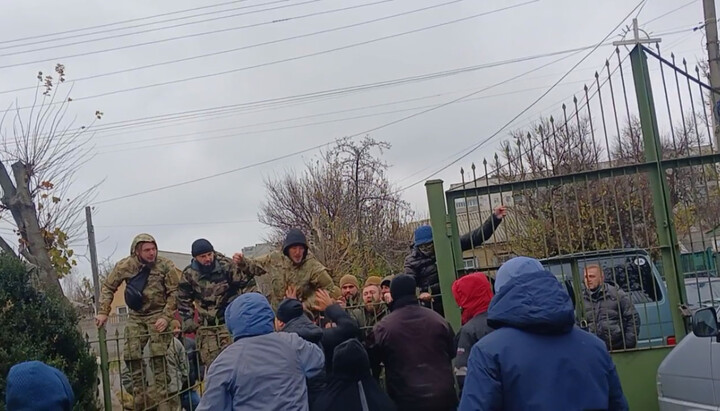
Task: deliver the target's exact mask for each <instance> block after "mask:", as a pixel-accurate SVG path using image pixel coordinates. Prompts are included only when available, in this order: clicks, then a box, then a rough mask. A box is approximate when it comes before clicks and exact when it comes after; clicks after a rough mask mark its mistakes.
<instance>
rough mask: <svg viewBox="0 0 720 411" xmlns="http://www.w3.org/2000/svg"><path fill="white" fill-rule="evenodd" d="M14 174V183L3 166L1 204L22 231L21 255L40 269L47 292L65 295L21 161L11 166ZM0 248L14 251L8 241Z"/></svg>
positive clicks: (2, 165) (1, 172) (40, 276)
mask: <svg viewBox="0 0 720 411" xmlns="http://www.w3.org/2000/svg"><path fill="white" fill-rule="evenodd" d="M12 172H13V176H14V177H15V181H14V182H13V179H12V178H11V177H10V175H9V174H8V172H7V169H6V168H5V165H4V164H3V163H2V162H0V188H2V191H3V196H2V198H0V201H1V202H2V204H3V205H4V206H5V207H6V208H7V209H8V210H10V213H11V214H12V216H13V219H14V220H15V224H16V225H17V227H18V230H19V231H20V238H21V241H22V244H21V246H20V254H21V255H22V256H23V257H25V258H26V259H27V260H28V261H29V262H30V263H31V264H33V265H35V267H37V274H38V277H39V279H40V281H41V283H42V285H43V287H44V288H45V289H46V291H52V292H59V293H61V294H62V288H60V280H58V276H57V273H56V272H55V268H54V267H53V264H52V261H50V256H49V255H48V251H47V247H46V246H45V240H44V238H43V234H42V230H41V229H40V223H39V222H38V216H37V210H36V208H35V203H34V202H33V200H32V195H31V193H30V176H29V175H28V170H27V167H26V166H25V164H23V163H22V162H19V161H18V162H16V163H14V164H13V165H12ZM3 244H4V245H3ZM0 248H2V249H3V250H4V251H6V252H7V251H12V249H10V250H8V248H9V246H8V244H7V242H6V241H5V240H3V241H2V242H0Z"/></svg>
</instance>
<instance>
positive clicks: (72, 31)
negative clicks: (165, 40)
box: [0, 0, 248, 44]
mask: <svg viewBox="0 0 720 411" xmlns="http://www.w3.org/2000/svg"><path fill="white" fill-rule="evenodd" d="M246 1H248V0H234V1H227V2H224V3H218V4H211V5H207V6H202V7H193V8H190V9H184V10H177V11H171V12H167V13H161V14H154V15H151V16H145V17H137V18H134V19H129V20H121V21H116V22H114V23H105V24H100V25H96V26H88V27H83V28H75V29H71V30H65V31H57V32H54V33H48V34H39V35H35V36H28V37H21V38H16V39H12V40H2V41H0V44H7V43H15V42H18V41H24V40H33V39H39V38H43V37H54V36H58V35H62V34H68V33H77V32H79V31H85V30H92V29H99V28H103V27H111V26H115V25H118V24H125V23H134V22H136V21H143V20H150V19H154V18H157V17H165V16H171V15H173V14H182V13H187V12H191V11H197V10H203V9H209V8H213V7H222V6H227V5H229V4H236V3H244V2H246Z"/></svg>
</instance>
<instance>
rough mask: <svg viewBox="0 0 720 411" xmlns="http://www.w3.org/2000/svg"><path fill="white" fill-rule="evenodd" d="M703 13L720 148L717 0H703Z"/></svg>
mask: <svg viewBox="0 0 720 411" xmlns="http://www.w3.org/2000/svg"><path fill="white" fill-rule="evenodd" d="M703 13H704V15H705V36H706V37H707V43H706V44H705V46H706V47H707V54H708V69H709V70H710V87H712V89H713V91H712V92H711V93H710V102H711V103H712V112H713V113H714V114H715V115H714V116H713V120H714V121H713V123H714V124H715V127H714V134H715V150H720V127H718V122H719V121H720V118H718V114H717V113H718V107H717V104H718V100H720V92H718V91H717V90H718V88H719V87H720V46H719V45H718V28H717V16H716V15H715V0H703Z"/></svg>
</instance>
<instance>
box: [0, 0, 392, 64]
mask: <svg viewBox="0 0 720 411" xmlns="http://www.w3.org/2000/svg"><path fill="white" fill-rule="evenodd" d="M282 1H285V0H282ZM319 1H322V0H307V1H304V2H302V3H295V4H286V5H284V6H277V7H270V8H267V9H262V10H254V11H248V12H244V13H236V14H232V15H229V16H219V17H214V18H210V19H205V20H198V21H192V22H187V23H180V24H175V25H172V26H167V27H156V28H152V29H146V30H141V31H136V32H133V33H123V34H114V35H111V36H106V37H100V38H97V39H87V40H78V41H75V42H72V43H66V44H55V45H51V46H45V47H39V48H35V49H32V50H20V51H13V52H10V53H5V54H0V57H8V56H17V55H20V54H27V53H35V52H38V51H43V50H54V49H57V48H61V47H69V46H76V45H79V44H87V43H93V42H97V41H103V40H115V39H118V38H120V37H128V36H135V35H138V34H145V33H152V32H154V31H160V30H167V29H172V28H177V27H183V26H189V25H193V24H199V23H207V22H211V21H216V20H222V19H228V18H233V17H239V16H247V15H250V14H256V13H263V12H266V11H273V10H280V9H285V8H288V7H296V6H304V5H306V4H311V3H317V2H319ZM386 1H393V0H386ZM274 3H278V1H273V2H269V3H265V4H263V5H267V4H274ZM381 3H384V2H381ZM248 7H257V6H246V7H242V8H248ZM355 7H364V5H360V6H355ZM312 14H313V15H318V14H323V13H312ZM303 17H307V16H303ZM289 20H297V18H294V17H288V18H283V19H273V20H270V21H267V22H263V23H254V24H249V25H245V26H239V27H229V28H225V29H219V30H211V31H205V32H200V33H192V34H186V35H182V36H176V37H170V38H167V39H161V40H153V41H149V42H144V43H136V44H130V45H126V46H120V47H116V48H111V49H104V50H101V51H96V52H87V53H82V55H88V54H96V53H100V52H102V53H105V52H108V51H115V50H123V49H127V48H134V47H140V46H145V45H149V44H158V43H166V42H168V41H175V40H181V39H186V38H192V37H200V36H206V35H209V34H216V33H223V32H226V31H235V30H242V29H247V28H252V27H260V26H264V25H268V24H277V23H281V22H286V21H289ZM77 56H78V55H77V54H76V55H73V56H69V57H77ZM69 57H57V58H54V59H45V60H37V61H36V62H42V61H48V60H59V59H64V58H69ZM24 64H27V63H18V65H24Z"/></svg>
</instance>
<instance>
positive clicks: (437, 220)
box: [425, 180, 460, 332]
mask: <svg viewBox="0 0 720 411" xmlns="http://www.w3.org/2000/svg"><path fill="white" fill-rule="evenodd" d="M425 190H426V192H427V199H428V208H429V211H430V226H431V227H432V231H433V243H434V244H435V258H436V263H437V269H438V276H439V277H440V292H441V293H442V303H443V310H444V311H445V319H446V320H448V322H450V324H451V325H452V327H453V329H454V330H455V332H457V331H458V330H459V329H460V308H458V306H457V304H455V298H454V297H453V295H452V284H453V282H454V281H455V273H456V271H455V261H454V256H453V250H452V240H453V239H452V230H451V228H450V223H449V220H448V215H447V211H446V208H445V193H444V191H443V181H442V180H429V181H427V182H426V183H425Z"/></svg>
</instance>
